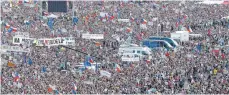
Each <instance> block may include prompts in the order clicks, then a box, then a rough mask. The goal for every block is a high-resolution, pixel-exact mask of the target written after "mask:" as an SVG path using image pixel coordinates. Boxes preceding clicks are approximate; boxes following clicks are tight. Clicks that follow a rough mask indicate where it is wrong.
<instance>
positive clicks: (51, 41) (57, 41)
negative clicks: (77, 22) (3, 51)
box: [13, 36, 75, 46]
mask: <svg viewBox="0 0 229 95" xmlns="http://www.w3.org/2000/svg"><path fill="white" fill-rule="evenodd" d="M33 43H36V46H44V45H45V46H58V45H72V46H74V45H75V39H74V38H73V37H57V38H42V39H35V38H27V37H20V36H19V37H18V36H14V37H13V44H16V45H20V44H28V45H32V44H33Z"/></svg>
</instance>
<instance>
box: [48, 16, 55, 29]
mask: <svg viewBox="0 0 229 95" xmlns="http://www.w3.org/2000/svg"><path fill="white" fill-rule="evenodd" d="M53 23H54V18H49V19H48V23H47V25H48V26H49V28H50V29H53Z"/></svg>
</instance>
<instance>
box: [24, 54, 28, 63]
mask: <svg viewBox="0 0 229 95" xmlns="http://www.w3.org/2000/svg"><path fill="white" fill-rule="evenodd" d="M24 63H27V62H26V56H25V55H24Z"/></svg>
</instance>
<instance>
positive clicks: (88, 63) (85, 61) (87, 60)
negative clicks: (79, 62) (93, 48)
mask: <svg viewBox="0 0 229 95" xmlns="http://www.w3.org/2000/svg"><path fill="white" fill-rule="evenodd" d="M89 61H90V57H89V56H86V58H85V60H84V66H85V67H87V66H91V63H90V62H89Z"/></svg>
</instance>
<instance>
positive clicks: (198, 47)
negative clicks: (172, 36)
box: [196, 44, 201, 52]
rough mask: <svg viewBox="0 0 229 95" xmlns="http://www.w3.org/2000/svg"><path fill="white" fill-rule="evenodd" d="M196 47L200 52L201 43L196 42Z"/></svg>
mask: <svg viewBox="0 0 229 95" xmlns="http://www.w3.org/2000/svg"><path fill="white" fill-rule="evenodd" d="M196 48H197V50H198V51H199V52H200V51H201V45H200V44H198V45H197V46H196Z"/></svg>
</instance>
